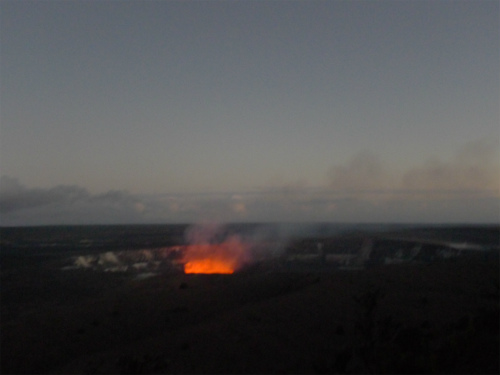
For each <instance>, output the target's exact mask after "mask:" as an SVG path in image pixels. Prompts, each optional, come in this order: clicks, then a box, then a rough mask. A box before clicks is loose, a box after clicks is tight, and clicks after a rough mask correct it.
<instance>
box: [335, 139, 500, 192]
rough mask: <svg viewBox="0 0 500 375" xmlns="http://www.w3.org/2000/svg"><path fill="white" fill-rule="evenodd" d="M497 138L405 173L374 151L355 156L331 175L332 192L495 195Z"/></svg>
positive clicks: (499, 171) (499, 169) (499, 181)
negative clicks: (447, 158) (449, 157)
mask: <svg viewBox="0 0 500 375" xmlns="http://www.w3.org/2000/svg"><path fill="white" fill-rule="evenodd" d="M499 146H500V143H499V139H498V137H496V138H495V137H492V138H489V139H488V138H486V139H480V140H477V141H471V142H468V143H466V144H464V145H463V146H462V147H460V148H459V149H458V150H457V152H456V153H455V154H454V155H453V157H452V158H451V159H450V160H442V159H439V158H437V157H429V158H428V159H427V160H425V161H424V162H423V163H421V164H420V165H415V166H410V167H409V168H407V169H406V170H404V171H400V172H399V173H398V171H391V170H390V168H389V167H388V166H387V165H386V163H384V162H382V161H381V160H380V159H379V158H378V156H377V155H376V154H374V153H371V152H367V151H364V152H361V153H358V154H355V155H354V156H353V157H352V158H351V159H350V160H348V162H346V163H345V164H343V165H342V164H341V165H335V166H333V167H331V168H330V170H329V172H328V180H329V188H330V189H332V191H337V192H344V193H348V194H349V195H350V196H356V197H363V198H366V197H367V196H371V197H372V198H373V197H374V196H377V195H379V197H378V198H377V199H379V198H380V195H385V196H386V197H389V196H396V195H399V196H401V195H406V198H410V197H412V196H413V197H416V196H418V195H420V196H421V195H427V196H429V195H435V194H441V195H442V194H463V195H477V194H483V195H488V196H489V195H492V194H493V195H496V196H497V197H498V192H499V188H500V164H499V150H500V147H499Z"/></svg>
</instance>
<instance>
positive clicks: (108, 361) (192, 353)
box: [0, 224, 500, 374]
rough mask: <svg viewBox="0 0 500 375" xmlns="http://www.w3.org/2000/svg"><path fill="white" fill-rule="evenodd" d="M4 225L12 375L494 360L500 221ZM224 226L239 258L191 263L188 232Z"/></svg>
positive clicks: (213, 234)
mask: <svg viewBox="0 0 500 375" xmlns="http://www.w3.org/2000/svg"><path fill="white" fill-rule="evenodd" d="M0 233H1V237H0V238H1V247H0V249H1V252H0V257H1V265H2V267H1V285H2V293H1V312H2V320H1V325H2V337H1V340H2V351H1V370H2V373H103V374H104V373H143V374H146V373H193V372H194V373H274V372H285V373H367V372H369V373H382V372H383V373H401V372H413V373H423V372H424V373H446V372H448V373H497V372H498V370H499V362H498V350H499V341H498V340H499V335H498V333H499V327H498V322H499V300H500V299H499V288H498V286H499V258H498V255H499V245H500V243H499V238H500V237H499V236H500V228H499V227H498V226H484V225H483V226H445V225H442V226H403V227H402V226H398V225H387V226H384V225H358V226H356V225H339V224H310V225H297V224H237V225H234V224H232V225H221V224H219V225H217V226H211V227H209V228H207V227H204V226H200V225H194V226H189V225H161V226H160V225H156V226H82V227H78V226H74V227H70V226H67V227H65V226H60V227H32V228H1V232H0ZM200 234H203V236H205V235H207V236H209V237H200ZM228 238H231V239H232V241H233V242H232V243H233V244H235V243H238V244H243V243H246V244H248V246H246V247H244V249H245V251H248V252H249V254H250V255H248V257H246V258H245V259H247V263H246V264H245V265H244V266H242V267H241V268H240V269H238V270H236V271H235V272H234V273H233V274H230V275H221V274H212V275H210V274H205V275H203V274H186V273H184V268H183V267H184V266H185V263H186V261H185V260H183V259H185V253H186V252H188V251H189V250H190V246H194V245H193V243H192V241H193V240H194V239H196V240H197V241H205V242H206V243H210V244H211V246H212V245H213V246H216V245H217V246H218V245H220V244H223V243H229V242H228ZM235 238H238V241H241V242H235ZM250 245H251V246H250ZM419 254H420V255H419ZM212 255H213V253H212ZM191 260H192V259H191Z"/></svg>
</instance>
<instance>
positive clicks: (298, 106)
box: [0, 0, 500, 226]
mask: <svg viewBox="0 0 500 375" xmlns="http://www.w3.org/2000/svg"><path fill="white" fill-rule="evenodd" d="M499 4H500V2H499V1H496V0H495V1H481V0H479V1H439V0H432V1H409V0H408V1H382V0H381V1H314V0H308V1H264V0H263V1H257V0H254V1H209V0H207V1H88V0H86V1H25V0H13V1H8V0H2V1H1V3H0V15H1V19H0V21H1V23H0V27H1V30H0V31H1V34H0V36H1V49H0V58H1V60H0V74H1V81H0V83H1V86H0V90H1V92H0V104H1V107H0V110H1V112H0V114H1V128H0V142H1V143H0V174H1V176H2V177H1V179H0V215H1V216H0V225H9V226H10V225H41V224H42V225H44V224H93V223H95V224H109V223H178V222H195V221H298V222H300V221H329V222H393V223H400V222H401V223H408V222H423V223H448V222H464V223H475V222H478V223H499V221H500V193H499V190H500V151H499V150H500V130H499V128H500V127H499V124H500V112H499V103H500V69H499V67H500V40H499V35H500V34H499V30H500V28H499V20H500V13H499Z"/></svg>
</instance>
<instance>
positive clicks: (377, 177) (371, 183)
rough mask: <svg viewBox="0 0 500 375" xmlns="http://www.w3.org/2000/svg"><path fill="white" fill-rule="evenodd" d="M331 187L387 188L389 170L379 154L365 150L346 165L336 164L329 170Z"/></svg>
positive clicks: (360, 189)
mask: <svg viewBox="0 0 500 375" xmlns="http://www.w3.org/2000/svg"><path fill="white" fill-rule="evenodd" d="M328 176H329V179H330V188H332V189H333V190H337V191H368V190H378V189H383V188H387V187H388V186H389V185H390V176H389V171H388V170H387V168H386V167H385V165H384V164H383V163H382V162H381V161H380V159H379V158H378V156H377V155H375V154H374V153H372V152H369V151H363V152H360V153H358V154H356V155H354V156H353V157H352V158H351V159H350V160H349V161H348V162H347V163H346V164H345V165H335V166H333V167H331V168H330V170H329V172H328Z"/></svg>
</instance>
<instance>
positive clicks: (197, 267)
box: [184, 259, 234, 273]
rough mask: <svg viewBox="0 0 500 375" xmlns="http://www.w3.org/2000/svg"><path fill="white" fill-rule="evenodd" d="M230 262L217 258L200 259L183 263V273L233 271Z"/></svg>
mask: <svg viewBox="0 0 500 375" xmlns="http://www.w3.org/2000/svg"><path fill="white" fill-rule="evenodd" d="M233 272H234V269H233V267H232V266H231V264H227V263H225V262H223V261H220V260H217V259H201V260H194V261H192V262H187V263H186V264H184V273H233Z"/></svg>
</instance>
